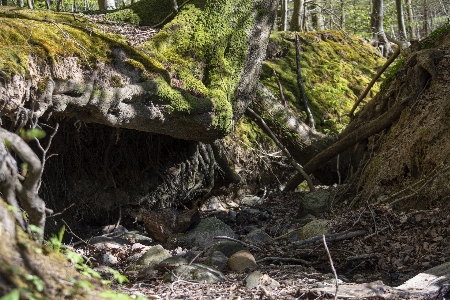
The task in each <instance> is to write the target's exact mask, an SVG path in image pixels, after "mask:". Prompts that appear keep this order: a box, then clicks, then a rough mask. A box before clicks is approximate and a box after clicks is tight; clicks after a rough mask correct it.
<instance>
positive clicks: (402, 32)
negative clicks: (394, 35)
mask: <svg viewBox="0 0 450 300" xmlns="http://www.w3.org/2000/svg"><path fill="white" fill-rule="evenodd" d="M395 6H396V8H397V26H398V31H399V41H400V42H404V41H406V40H407V39H406V27H405V17H404V12H403V4H402V0H395Z"/></svg>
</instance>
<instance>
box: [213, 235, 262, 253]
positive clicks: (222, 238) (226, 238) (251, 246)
mask: <svg viewBox="0 0 450 300" xmlns="http://www.w3.org/2000/svg"><path fill="white" fill-rule="evenodd" d="M214 238H215V239H220V240H229V241H233V242H236V243H238V244H241V245H244V246H245V247H248V248H253V249H256V250H258V251H262V249H261V248H259V247H258V246H255V245H251V244H247V243H244V242H243V241H240V240H237V239H233V238H232V237H229V236H224V235H220V236H215V237H214Z"/></svg>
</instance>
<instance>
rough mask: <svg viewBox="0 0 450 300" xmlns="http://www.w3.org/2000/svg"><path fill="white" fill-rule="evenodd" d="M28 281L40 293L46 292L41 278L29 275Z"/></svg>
mask: <svg viewBox="0 0 450 300" xmlns="http://www.w3.org/2000/svg"><path fill="white" fill-rule="evenodd" d="M26 279H27V280H28V281H31V282H32V283H33V285H34V287H35V288H36V290H37V291H38V292H42V291H43V290H44V286H45V284H44V282H43V281H42V279H41V278H39V277H38V276H36V275H31V274H28V275H27V276H26Z"/></svg>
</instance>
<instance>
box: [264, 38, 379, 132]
mask: <svg viewBox="0 0 450 300" xmlns="http://www.w3.org/2000/svg"><path fill="white" fill-rule="evenodd" d="M299 35H300V46H301V59H300V64H301V70H302V79H303V84H304V88H305V92H306V96H307V99H308V102H309V105H310V108H311V110H312V113H313V115H314V119H315V121H316V127H317V128H318V129H319V130H321V131H323V132H340V131H341V130H342V129H343V128H345V126H346V125H347V123H348V122H349V118H348V117H347V116H346V114H347V113H348V112H349V111H350V109H351V107H352V106H353V103H354V101H355V100H356V99H357V98H358V96H359V94H360V93H361V92H362V91H363V90H364V88H365V87H366V86H367V85H368V84H369V82H370V81H371V79H372V77H373V76H374V75H375V74H376V70H377V68H378V67H380V66H381V65H382V64H383V63H384V59H383V58H382V57H381V55H379V53H377V52H376V51H375V49H373V47H371V46H370V45H369V44H368V43H366V42H364V41H363V40H362V39H361V38H360V37H358V36H351V35H350V36H349V35H344V33H343V32H338V31H324V32H314V33H299ZM271 41H272V42H273V43H275V44H277V45H278V46H279V48H280V49H281V51H280V52H281V53H283V55H282V57H281V58H273V59H268V60H267V61H266V62H264V65H263V72H262V74H261V81H262V82H263V83H264V84H265V85H266V86H267V87H268V88H269V89H270V90H271V91H272V92H273V93H274V95H277V96H279V89H278V85H277V82H276V80H275V78H274V76H273V70H275V71H276V73H277V74H278V78H279V79H280V81H281V84H282V86H283V90H284V94H285V97H286V99H287V100H288V102H289V104H290V105H291V107H292V108H294V109H296V110H298V111H300V112H299V115H300V116H303V118H305V119H306V114H304V113H301V112H302V111H304V107H303V102H302V99H301V97H300V92H299V89H298V85H297V69H296V55H295V51H296V50H295V36H294V33H292V32H278V33H274V34H272V36H271ZM378 89H379V85H376V86H375V87H374V88H373V89H372V93H371V95H374V93H376V92H377V91H378ZM371 95H369V96H371Z"/></svg>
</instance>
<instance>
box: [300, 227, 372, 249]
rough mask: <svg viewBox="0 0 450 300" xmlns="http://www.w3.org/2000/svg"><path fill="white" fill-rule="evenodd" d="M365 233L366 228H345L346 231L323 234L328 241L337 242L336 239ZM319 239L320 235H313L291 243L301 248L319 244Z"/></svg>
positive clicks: (345, 238)
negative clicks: (354, 229)
mask: <svg viewBox="0 0 450 300" xmlns="http://www.w3.org/2000/svg"><path fill="white" fill-rule="evenodd" d="M366 233H367V231H366V230H357V231H351V230H347V231H344V232H339V233H332V234H325V237H326V238H327V239H328V241H331V242H337V241H342V240H347V239H351V238H354V237H357V236H361V235H364V234H366ZM321 239H322V237H320V236H316V237H313V238H310V239H307V240H303V241H299V242H294V243H293V244H295V245H297V248H302V247H306V246H309V245H317V244H320V242H321Z"/></svg>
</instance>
